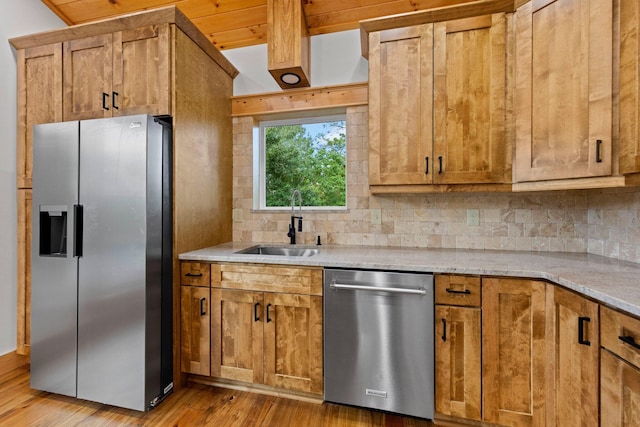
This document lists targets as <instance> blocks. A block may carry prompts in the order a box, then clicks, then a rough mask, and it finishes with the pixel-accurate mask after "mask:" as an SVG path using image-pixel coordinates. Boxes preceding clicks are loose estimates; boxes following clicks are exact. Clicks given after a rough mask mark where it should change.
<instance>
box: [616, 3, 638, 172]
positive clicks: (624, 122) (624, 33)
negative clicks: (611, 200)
mask: <svg viewBox="0 0 640 427" xmlns="http://www.w3.org/2000/svg"><path fill="white" fill-rule="evenodd" d="M619 5H620V121H619V123H620V141H619V146H620V173H621V174H627V173H636V172H640V108H638V103H640V88H639V84H640V73H639V72H638V66H640V43H639V41H640V31H639V30H640V3H638V2H637V1H621V2H619Z"/></svg>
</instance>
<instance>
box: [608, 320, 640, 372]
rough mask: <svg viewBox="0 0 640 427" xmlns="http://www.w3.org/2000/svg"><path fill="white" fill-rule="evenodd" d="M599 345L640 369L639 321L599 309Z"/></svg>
mask: <svg viewBox="0 0 640 427" xmlns="http://www.w3.org/2000/svg"><path fill="white" fill-rule="evenodd" d="M600 344H601V345H602V346H603V347H604V348H606V349H607V350H609V351H611V352H612V353H615V354H617V355H618V356H620V357H622V358H623V359H625V360H626V361H628V362H629V363H632V364H633V365H635V366H636V367H640V320H638V319H636V318H634V317H631V316H628V315H626V314H622V313H620V312H618V311H615V310H612V309H610V308H607V307H601V308H600Z"/></svg>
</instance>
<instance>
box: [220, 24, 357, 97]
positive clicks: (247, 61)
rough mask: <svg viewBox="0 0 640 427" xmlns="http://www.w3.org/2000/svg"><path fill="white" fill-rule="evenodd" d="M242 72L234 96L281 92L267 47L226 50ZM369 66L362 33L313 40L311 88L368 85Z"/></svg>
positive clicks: (325, 35) (324, 35) (234, 83)
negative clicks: (270, 68) (271, 70)
mask: <svg viewBox="0 0 640 427" xmlns="http://www.w3.org/2000/svg"><path fill="white" fill-rule="evenodd" d="M222 53H223V54H224V55H225V56H226V57H227V59H228V60H229V61H231V63H232V64H233V65H234V66H235V67H236V68H237V69H238V71H240V74H239V75H238V76H237V77H236V78H235V80H234V81H233V94H234V95H236V96H237V95H247V94H253V93H265V92H277V91H280V90H281V89H280V86H278V84H277V83H276V81H275V80H274V79H273V77H271V74H269V71H267V45H266V44H261V45H256V46H249V47H241V48H238V49H229V50H224V51H222ZM367 80H368V64H367V60H366V59H364V58H363V57H362V56H361V54H360V31H359V30H351V31H342V32H339V33H331V34H322V35H319V36H313V37H311V86H312V87H317V86H333V85H340V84H348V83H359V82H366V81H367Z"/></svg>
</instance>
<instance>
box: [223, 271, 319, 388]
mask: <svg viewBox="0 0 640 427" xmlns="http://www.w3.org/2000/svg"><path fill="white" fill-rule="evenodd" d="M211 283H212V285H213V287H212V288H211V302H212V308H211V313H212V318H211V376H212V377H216V378H222V379H226V380H232V381H242V382H245V383H252V384H263V385H267V386H270V387H274V388H279V389H285V390H291V391H295V392H304V393H312V394H317V395H321V394H322V393H323V391H324V385H323V370H322V369H323V363H322V357H323V355H322V296H321V295H310V294H309V293H321V292H322V269H318V268H315V269H309V268H298V267H289V266H268V265H250V264H222V265H217V264H213V265H212V269H211ZM278 287H280V288H289V289H296V291H298V292H301V293H294V292H273V290H275V289H277V288H278ZM252 288H254V289H252ZM303 292H306V294H305V293H303Z"/></svg>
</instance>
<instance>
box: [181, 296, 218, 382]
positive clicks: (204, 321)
mask: <svg viewBox="0 0 640 427" xmlns="http://www.w3.org/2000/svg"><path fill="white" fill-rule="evenodd" d="M180 288H181V295H180V315H181V324H180V331H181V334H180V360H181V362H180V364H181V370H182V372H188V373H191V374H198V375H210V372H211V371H210V365H211V361H210V357H209V354H210V353H209V346H210V342H211V341H210V337H211V326H210V319H211V317H210V308H211V304H210V299H209V288H201V287H196V286H181V287H180Z"/></svg>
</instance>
